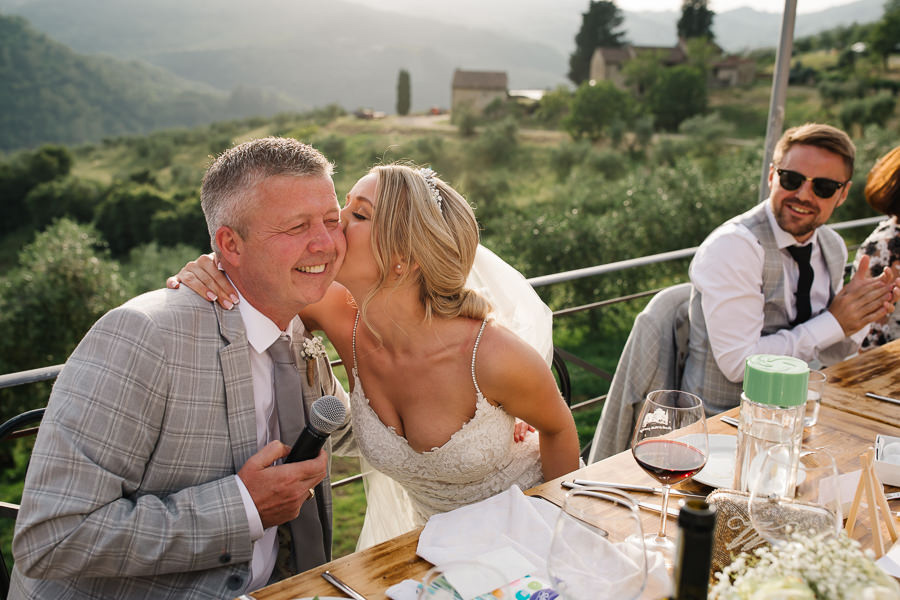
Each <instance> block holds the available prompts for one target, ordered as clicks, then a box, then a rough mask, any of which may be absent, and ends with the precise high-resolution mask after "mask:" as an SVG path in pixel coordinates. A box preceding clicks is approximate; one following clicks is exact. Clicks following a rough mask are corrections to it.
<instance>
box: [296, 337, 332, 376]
mask: <svg viewBox="0 0 900 600" xmlns="http://www.w3.org/2000/svg"><path fill="white" fill-rule="evenodd" d="M322 356H328V353H327V352H326V351H325V344H323V343H322V338H321V337H319V336H317V335H315V336H313V337H311V338H304V340H303V346H302V347H301V348H300V357H301V358H305V359H306V381H307V382H308V383H309V385H312V384H313V381H314V376H315V373H316V360H318V359H319V357H322Z"/></svg>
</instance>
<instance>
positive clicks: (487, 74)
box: [453, 69, 507, 91]
mask: <svg viewBox="0 0 900 600" xmlns="http://www.w3.org/2000/svg"><path fill="white" fill-rule="evenodd" d="M506 87H507V78H506V72H505V71H463V70H462V69H457V70H456V71H455V72H454V73H453V88H454V89H458V88H462V89H469V90H503V91H506Z"/></svg>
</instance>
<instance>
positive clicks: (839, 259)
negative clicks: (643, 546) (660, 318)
mask: <svg viewBox="0 0 900 600" xmlns="http://www.w3.org/2000/svg"><path fill="white" fill-rule="evenodd" d="M855 153H856V149H855V147H854V146H853V142H851V141H850V138H849V137H848V136H847V134H846V133H844V132H843V131H841V130H839V129H836V128H834V127H831V126H829V125H822V124H816V123H807V124H806V125H802V126H800V127H794V128H791V129H789V130H787V131H786V132H785V133H784V135H783V136H782V137H781V139H780V140H779V141H778V143H777V145H776V146H775V151H774V153H773V158H772V165H771V167H770V169H769V187H770V189H771V193H770V195H769V198H768V199H767V200H765V201H764V202H761V203H760V204H758V205H756V206H755V207H753V208H752V209H750V210H748V211H747V212H745V213H744V214H742V215H738V216H737V217H735V218H733V219H731V220H729V221H727V222H726V223H725V224H723V225H721V226H720V227H718V228H717V229H716V230H715V231H713V232H712V233H711V234H710V235H709V237H707V238H706V240H705V241H704V242H703V244H702V245H701V246H700V248H699V249H698V251H697V254H696V256H695V257H694V260H693V261H692V262H691V266H690V277H691V283H692V284H693V286H694V289H693V292H692V294H691V304H690V311H689V312H690V345H689V352H688V357H687V362H686V364H685V372H684V377H683V383H682V387H683V388H684V389H685V390H687V391H690V392H693V393H695V394H697V395H699V396H700V397H701V398H702V399H703V401H704V404H705V406H706V409H707V412H709V413H711V414H712V413H718V412H721V411H723V410H727V409H728V408H731V407H733V406H736V405H737V404H738V403H739V401H740V394H741V381H742V380H743V377H744V362H745V361H746V359H747V357H748V356H750V355H751V354H781V355H788V356H794V357H797V358H800V359H802V360H805V361H807V362H812V363H814V364H816V363H822V364H825V365H828V364H831V363H834V362H838V361H840V360H843V359H844V358H846V357H847V356H849V355H851V354H853V353H854V352H856V351H857V350H858V348H859V344H860V343H861V342H862V339H863V337H865V334H866V332H867V331H868V326H869V324H870V323H872V322H873V321H877V320H879V319H881V318H883V317H884V316H885V315H887V314H889V313H891V312H893V310H894V307H893V305H894V303H895V302H897V300H898V299H900V287H898V286H900V280H897V279H895V275H894V274H893V273H892V272H891V270H890V269H885V271H884V272H883V273H882V274H881V276H879V277H870V276H868V272H869V270H868V268H867V267H868V265H864V266H861V267H860V269H859V270H858V271H857V273H856V275H854V277H853V278H852V279H851V280H850V281H849V282H848V284H847V285H846V286H844V285H843V279H844V265H846V263H847V248H846V246H845V245H844V241H843V239H842V238H841V237H840V236H839V235H838V234H837V233H836V232H835V231H834V230H833V229H831V228H830V227H827V226H823V225H825V222H826V221H828V219H829V218H830V217H831V214H832V212H834V209H835V208H837V207H838V206H840V205H841V204H843V203H844V201H845V200H846V199H847V193H848V192H849V190H850V186H851V183H850V178H851V176H852V175H853V161H854V157H855Z"/></svg>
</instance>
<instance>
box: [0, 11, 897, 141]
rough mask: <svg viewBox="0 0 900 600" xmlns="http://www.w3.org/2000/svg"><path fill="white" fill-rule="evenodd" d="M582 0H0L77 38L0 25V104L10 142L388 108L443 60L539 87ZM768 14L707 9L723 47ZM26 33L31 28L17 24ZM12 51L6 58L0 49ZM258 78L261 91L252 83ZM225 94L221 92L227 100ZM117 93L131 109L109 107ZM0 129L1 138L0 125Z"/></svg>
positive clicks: (760, 32) (555, 66)
mask: <svg viewBox="0 0 900 600" xmlns="http://www.w3.org/2000/svg"><path fill="white" fill-rule="evenodd" d="M883 1H884V0H859V1H858V2H854V3H852V4H848V5H845V6H841V7H835V8H831V9H828V10H823V11H821V12H818V13H811V14H801V15H798V17H797V25H796V36H797V37H800V36H804V35H809V34H812V33H816V32H818V31H821V30H823V29H827V28H832V27H835V26H837V25H846V24H849V23H852V22H854V21H856V22H860V23H863V22H870V21H874V20H877V19H879V18H880V17H881V14H882V10H883V9H882V3H883ZM587 4H588V3H587V0H453V2H436V1H434V2H422V0H378V2H377V3H375V2H373V1H371V0H302V1H298V0H254V1H253V2H247V1H246V0H0V11H3V12H6V13H13V14H17V15H22V16H24V17H26V18H27V19H28V20H29V21H30V22H31V23H32V25H33V26H34V28H35V29H37V30H39V31H42V32H44V33H46V34H47V35H49V36H50V37H51V38H53V39H54V40H57V41H58V42H61V43H62V44H65V45H66V46H68V47H70V48H72V49H73V50H74V51H76V52H79V53H82V54H74V53H72V52H71V51H69V50H68V49H67V48H64V47H63V46H61V45H59V44H57V43H54V42H51V41H50V40H49V39H47V38H41V41H40V42H39V43H38V42H36V41H29V42H28V44H30V45H34V44H37V45H38V46H41V45H42V46H45V49H44V50H42V51H40V52H37V51H35V52H36V53H34V54H32V55H30V56H28V53H27V52H26V53H25V54H24V55H23V52H24V49H23V48H21V47H17V44H14V43H12V42H11V41H10V38H9V37H8V36H3V38H0V49H3V51H4V52H7V53H8V54H6V55H4V54H0V72H2V74H3V76H2V77H0V86H10V87H8V88H7V89H9V90H10V93H4V92H5V90H4V89H3V88H0V104H3V103H5V105H6V106H7V107H9V108H11V109H15V110H12V111H11V110H4V111H2V112H0V119H2V120H0V126H2V125H5V124H11V125H13V126H15V127H14V129H15V131H16V132H17V133H16V135H15V136H13V137H14V139H15V140H16V141H15V142H14V143H15V144H18V145H21V144H32V143H34V142H35V141H38V140H44V139H58V140H59V141H67V140H75V139H78V140H81V139H95V138H96V137H97V136H99V135H109V134H114V133H126V132H132V131H134V132H137V131H145V130H147V129H149V128H155V127H162V126H171V125H178V124H193V123H194V122H195V121H194V119H201V118H202V119H206V120H212V119H215V118H221V116H222V115H223V114H231V115H235V116H240V115H246V114H248V112H249V111H253V110H258V111H259V112H260V113H261V114H266V113H271V112H272V111H274V110H277V109H279V108H281V107H284V108H288V107H292V108H298V109H305V108H313V107H320V106H324V105H326V104H330V103H337V104H340V105H341V106H343V107H344V108H346V109H348V110H354V109H356V108H359V107H370V108H373V109H376V110H381V111H385V112H394V110H395V104H396V82H397V75H398V73H399V71H400V70H401V69H405V70H407V71H409V72H410V74H411V80H412V108H413V110H414V111H423V110H426V109H428V108H429V107H431V106H442V107H447V106H448V105H449V102H450V82H451V78H452V75H453V71H454V69H456V68H465V69H486V70H502V71H506V72H507V73H508V75H509V85H510V87H511V88H513V89H516V88H552V87H555V86H557V85H560V84H566V83H567V80H566V73H567V72H568V58H569V55H570V53H571V52H572V50H573V47H574V37H575V33H576V32H577V30H578V28H579V27H580V24H581V18H582V13H583V12H585V11H586V9H587ZM373 5H374V6H377V8H373ZM620 5H622V6H627V1H626V0H622V2H620ZM624 16H625V30H626V32H627V37H628V39H629V40H630V41H631V42H632V43H635V44H644V45H671V44H673V43H674V42H675V23H676V22H677V19H678V13H677V12H675V11H669V12H630V11H627V10H626V11H624ZM780 27H781V15H780V14H777V13H765V12H759V11H756V10H753V9H749V8H743V9H737V10H733V11H727V12H723V13H721V14H717V15H716V18H715V21H714V28H715V32H716V39H717V41H718V43H719V44H720V45H722V46H723V47H724V48H726V49H727V50H732V51H739V50H742V49H746V48H756V47H762V46H770V47H772V46H774V45H775V44H776V43H777V39H778V35H779V30H780ZM29 31H30V30H29ZM34 36H35V33H34V32H33V31H30V33H29V34H28V36H26V37H27V38H28V39H29V40H31V39H32V38H34ZM29 47H30V46H29ZM41 52H43V54H41ZM84 54H91V55H95V54H105V55H107V56H108V57H115V59H117V60H113V59H112V58H105V59H103V60H100V59H96V58H90V57H88V56H84ZM20 55H22V56H20ZM9 56H13V57H18V58H16V60H18V61H19V62H18V63H17V64H14V65H10V64H9V63H8V62H6V63H4V62H3V61H8V60H9V58H8V57H9ZM38 58H40V60H38ZM122 60H125V61H129V62H127V63H123V62H121V61H122ZM145 63H150V64H151V65H154V66H155V67H156V68H152V67H150V66H148V65H147V64H145ZM53 65H57V66H53ZM63 65H67V66H63ZM126 72H127V74H126ZM10 78H11V79H10ZM188 81H191V82H194V83H193V84H188V83H187V82H188ZM10 82H13V83H14V85H15V87H13V83H10ZM60 82H64V83H65V85H60ZM192 86H193V87H192ZM261 89H262V90H268V92H267V93H268V94H269V96H262V95H261V93H260V92H258V91H255V90H261ZM234 90H239V91H238V92H234ZM226 94H232V96H231V99H230V101H229V100H227V99H224V98H225V95H226ZM274 94H281V96H275V95H274ZM129 103H131V104H130V108H129V109H128V110H124V109H122V108H121V107H122V106H123V105H126V104H129ZM113 107H116V108H115V109H114V108H113ZM25 123H28V126H27V127H26V126H25V125H24V124H25ZM60 123H70V127H69V129H70V130H71V131H70V132H69V133H68V134H65V135H64V134H63V130H64V128H62V127H61V126H59V124H60ZM76 132H77V133H76ZM0 135H5V136H6V137H7V138H8V139H9V138H10V135H9V134H7V133H6V131H5V130H3V129H0ZM48 136H51V138H48ZM52 136H55V137H52ZM66 136H68V137H66ZM4 143H6V144H9V143H11V142H9V141H7V142H4ZM3 147H9V146H8V145H7V146H2V145H0V148H3Z"/></svg>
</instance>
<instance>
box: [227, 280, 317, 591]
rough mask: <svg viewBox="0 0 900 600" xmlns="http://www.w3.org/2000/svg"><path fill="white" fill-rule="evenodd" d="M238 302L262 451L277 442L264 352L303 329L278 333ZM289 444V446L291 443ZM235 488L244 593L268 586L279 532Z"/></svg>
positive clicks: (272, 394)
mask: <svg viewBox="0 0 900 600" xmlns="http://www.w3.org/2000/svg"><path fill="white" fill-rule="evenodd" d="M238 297H239V299H240V302H238V304H237V308H238V310H239V311H240V313H241V318H242V319H243V321H244V328H245V329H246V331H247V341H248V342H250V348H251V350H250V372H251V377H252V379H253V402H254V404H255V410H256V449H257V451H259V450H262V449H263V448H264V447H265V446H266V444H268V443H269V442H270V441H272V439H280V432H279V431H278V422H277V420H276V421H275V424H274V427H275V430H276V431H275V435H276V436H277V437H271V435H270V432H269V418H270V417H271V415H272V411H273V410H275V387H274V385H273V380H272V378H273V365H272V359H271V358H269V355H268V354H267V350H268V349H269V346H271V345H272V344H273V343H274V342H275V340H277V339H278V338H279V337H280V336H282V335H287V336H288V337H289V338H292V333H291V331H292V329H293V328H294V327H295V326H299V327H300V328H301V330H302V329H303V322H302V321H301V320H300V317H294V320H293V321H291V324H290V325H289V326H288V329H287V331H281V330H280V329H279V328H278V326H277V325H275V323H273V322H272V320H271V319H269V318H268V317H266V316H265V315H264V314H262V313H261V312H259V311H258V310H256V308H254V307H253V305H251V304H250V303H249V302H248V301H247V300H246V299H245V298H244V297H243V296H242V295H241V294H240V292H238ZM282 441H284V440H282ZM292 442H293V440H291V441H290V442H288V443H292ZM235 479H236V480H237V483H238V487H239V488H240V490H241V498H242V499H243V501H244V510H246V511H247V520H248V521H249V523H250V539H252V540H253V558H252V559H251V560H250V583H249V585H248V586H247V587H246V589H245V591H253V590H256V589H259V588H261V587H263V586H264V585H266V583H268V581H269V578H270V577H271V576H272V570H273V569H274V568H275V559H276V558H277V556H278V535H277V533H278V531H277V530H278V528H277V527H269V528H268V529H265V530H263V526H262V520H261V519H260V517H259V512H258V511H257V510H256V505H255V504H254V503H253V499H252V498H251V497H250V493H249V492H248V491H247V488H246V486H245V485H244V482H243V481H241V478H240V477H238V476H237V475H235Z"/></svg>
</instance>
